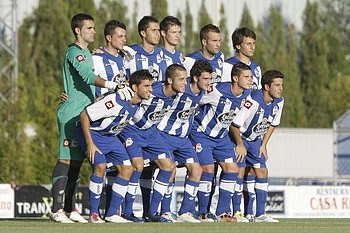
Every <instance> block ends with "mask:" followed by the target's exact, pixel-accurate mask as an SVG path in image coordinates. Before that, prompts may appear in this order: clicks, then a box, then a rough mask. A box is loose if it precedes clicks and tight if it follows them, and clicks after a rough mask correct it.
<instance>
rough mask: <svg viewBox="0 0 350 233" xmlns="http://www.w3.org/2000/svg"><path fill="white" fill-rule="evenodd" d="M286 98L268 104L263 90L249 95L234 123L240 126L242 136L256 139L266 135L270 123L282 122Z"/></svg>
mask: <svg viewBox="0 0 350 233" xmlns="http://www.w3.org/2000/svg"><path fill="white" fill-rule="evenodd" d="M283 104H284V99H283V98H282V97H281V98H278V99H274V100H273V101H272V102H271V103H269V104H266V103H265V101H264V99H263V91H262V90H257V91H254V92H252V93H251V94H250V96H248V98H247V100H246V101H245V103H244V105H243V107H242V108H241V110H240V111H239V112H238V113H237V115H236V117H235V118H234V120H233V124H234V125H235V126H237V127H239V128H240V131H241V133H242V138H243V139H246V140H247V141H254V140H256V139H258V138H261V136H262V135H264V134H265V133H266V132H267V130H268V128H269V127H270V125H272V126H274V127H276V126H278V125H279V124H280V121H281V116H282V109H283Z"/></svg>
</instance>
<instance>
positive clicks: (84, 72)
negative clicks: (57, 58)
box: [66, 48, 97, 85]
mask: <svg viewBox="0 0 350 233" xmlns="http://www.w3.org/2000/svg"><path fill="white" fill-rule="evenodd" d="M66 59H67V60H68V61H69V63H70V64H71V65H72V66H73V67H74V69H75V70H76V71H77V72H78V74H79V75H80V76H81V77H82V79H83V80H84V82H86V83H87V84H89V85H95V81H96V78H97V75H96V74H94V72H93V67H92V66H93V62H92V61H91V59H92V58H91V57H90V58H89V59H86V58H85V56H84V54H83V51H82V50H81V49H78V48H71V49H70V50H69V51H68V53H67V56H66Z"/></svg>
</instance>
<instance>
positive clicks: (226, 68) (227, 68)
mask: <svg viewBox="0 0 350 233" xmlns="http://www.w3.org/2000/svg"><path fill="white" fill-rule="evenodd" d="M231 70H232V65H231V64H230V63H227V62H224V64H223V67H222V81H221V82H231Z"/></svg>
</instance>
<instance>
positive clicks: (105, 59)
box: [92, 49, 126, 96]
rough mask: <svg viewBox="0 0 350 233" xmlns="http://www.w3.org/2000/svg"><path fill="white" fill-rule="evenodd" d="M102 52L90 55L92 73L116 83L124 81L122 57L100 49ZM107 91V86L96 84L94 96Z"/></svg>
mask: <svg viewBox="0 0 350 233" xmlns="http://www.w3.org/2000/svg"><path fill="white" fill-rule="evenodd" d="M102 51H103V52H102V53H97V54H94V55H93V56H92V59H93V62H94V73H95V74H96V75H98V76H100V77H101V78H103V79H105V80H108V81H113V82H117V83H125V81H126V70H125V66H124V61H123V57H122V56H121V55H120V54H118V55H117V56H114V55H113V54H110V53H108V52H107V51H106V50H105V49H102ZM106 92H108V89H107V88H101V87H97V86H96V96H101V95H103V94H104V93H106Z"/></svg>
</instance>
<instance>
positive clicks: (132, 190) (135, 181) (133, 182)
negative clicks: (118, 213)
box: [123, 171, 141, 215]
mask: <svg viewBox="0 0 350 233" xmlns="http://www.w3.org/2000/svg"><path fill="white" fill-rule="evenodd" d="M140 175H141V172H138V171H134V172H133V173H132V176H131V178H130V181H129V185H128V189H127V193H126V195H125V203H124V210H123V214H124V215H131V214H132V213H134V211H133V208H132V206H133V204H134V200H135V197H136V190H137V187H138V185H139V178H140Z"/></svg>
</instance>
